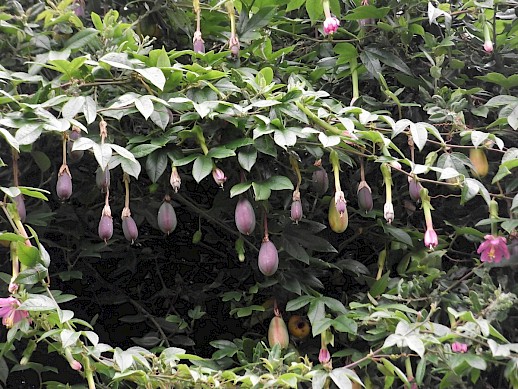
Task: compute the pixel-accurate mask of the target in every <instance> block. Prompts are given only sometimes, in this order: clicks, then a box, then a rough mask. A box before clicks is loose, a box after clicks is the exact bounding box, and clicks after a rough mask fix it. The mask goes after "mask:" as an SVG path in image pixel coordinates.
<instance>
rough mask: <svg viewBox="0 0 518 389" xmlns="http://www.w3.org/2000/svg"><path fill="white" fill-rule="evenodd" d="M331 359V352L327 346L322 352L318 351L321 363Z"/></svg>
mask: <svg viewBox="0 0 518 389" xmlns="http://www.w3.org/2000/svg"><path fill="white" fill-rule="evenodd" d="M330 360H331V354H329V350H328V349H327V347H322V348H321V349H320V352H319V353H318V361H319V362H320V363H321V364H324V363H327V362H329V361H330Z"/></svg>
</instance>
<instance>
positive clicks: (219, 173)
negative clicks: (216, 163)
mask: <svg viewBox="0 0 518 389" xmlns="http://www.w3.org/2000/svg"><path fill="white" fill-rule="evenodd" d="M212 178H214V182H215V183H216V184H218V185H219V186H220V187H221V188H223V184H224V183H225V182H226V181H227V176H225V173H224V172H223V170H221V169H220V168H217V167H215V168H214V169H212Z"/></svg>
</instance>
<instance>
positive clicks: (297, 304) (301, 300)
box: [286, 296, 315, 312]
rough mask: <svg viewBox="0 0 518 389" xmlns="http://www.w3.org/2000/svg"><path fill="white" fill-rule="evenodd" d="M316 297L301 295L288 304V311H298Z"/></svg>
mask: <svg viewBox="0 0 518 389" xmlns="http://www.w3.org/2000/svg"><path fill="white" fill-rule="evenodd" d="M314 299H315V297H313V296H300V297H297V298H296V299H295V300H290V301H288V303H287V304H286V311H288V312H289V311H297V310H299V309H301V308H303V307H305V306H306V305H308V304H309V303H310V302H311V301H313V300H314Z"/></svg>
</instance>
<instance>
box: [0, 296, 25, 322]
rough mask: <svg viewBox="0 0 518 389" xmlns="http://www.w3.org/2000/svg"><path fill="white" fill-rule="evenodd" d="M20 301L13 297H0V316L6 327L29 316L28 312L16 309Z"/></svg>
mask: <svg viewBox="0 0 518 389" xmlns="http://www.w3.org/2000/svg"><path fill="white" fill-rule="evenodd" d="M20 305H21V304H20V302H19V301H18V300H17V299H15V298H14V297H7V298H0V317H1V318H2V324H3V325H4V326H6V327H7V328H11V327H12V326H13V325H15V324H16V323H18V322H19V321H22V320H23V319H25V318H27V317H29V312H27V311H23V310H18V307H19V306H20Z"/></svg>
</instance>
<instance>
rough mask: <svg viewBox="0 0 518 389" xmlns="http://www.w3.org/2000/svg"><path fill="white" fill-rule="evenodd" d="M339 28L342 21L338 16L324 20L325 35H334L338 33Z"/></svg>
mask: <svg viewBox="0 0 518 389" xmlns="http://www.w3.org/2000/svg"><path fill="white" fill-rule="evenodd" d="M338 27H340V21H339V20H338V19H337V18H336V16H329V17H327V18H326V20H324V34H326V35H332V34H334V33H335V32H336V31H338Z"/></svg>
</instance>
